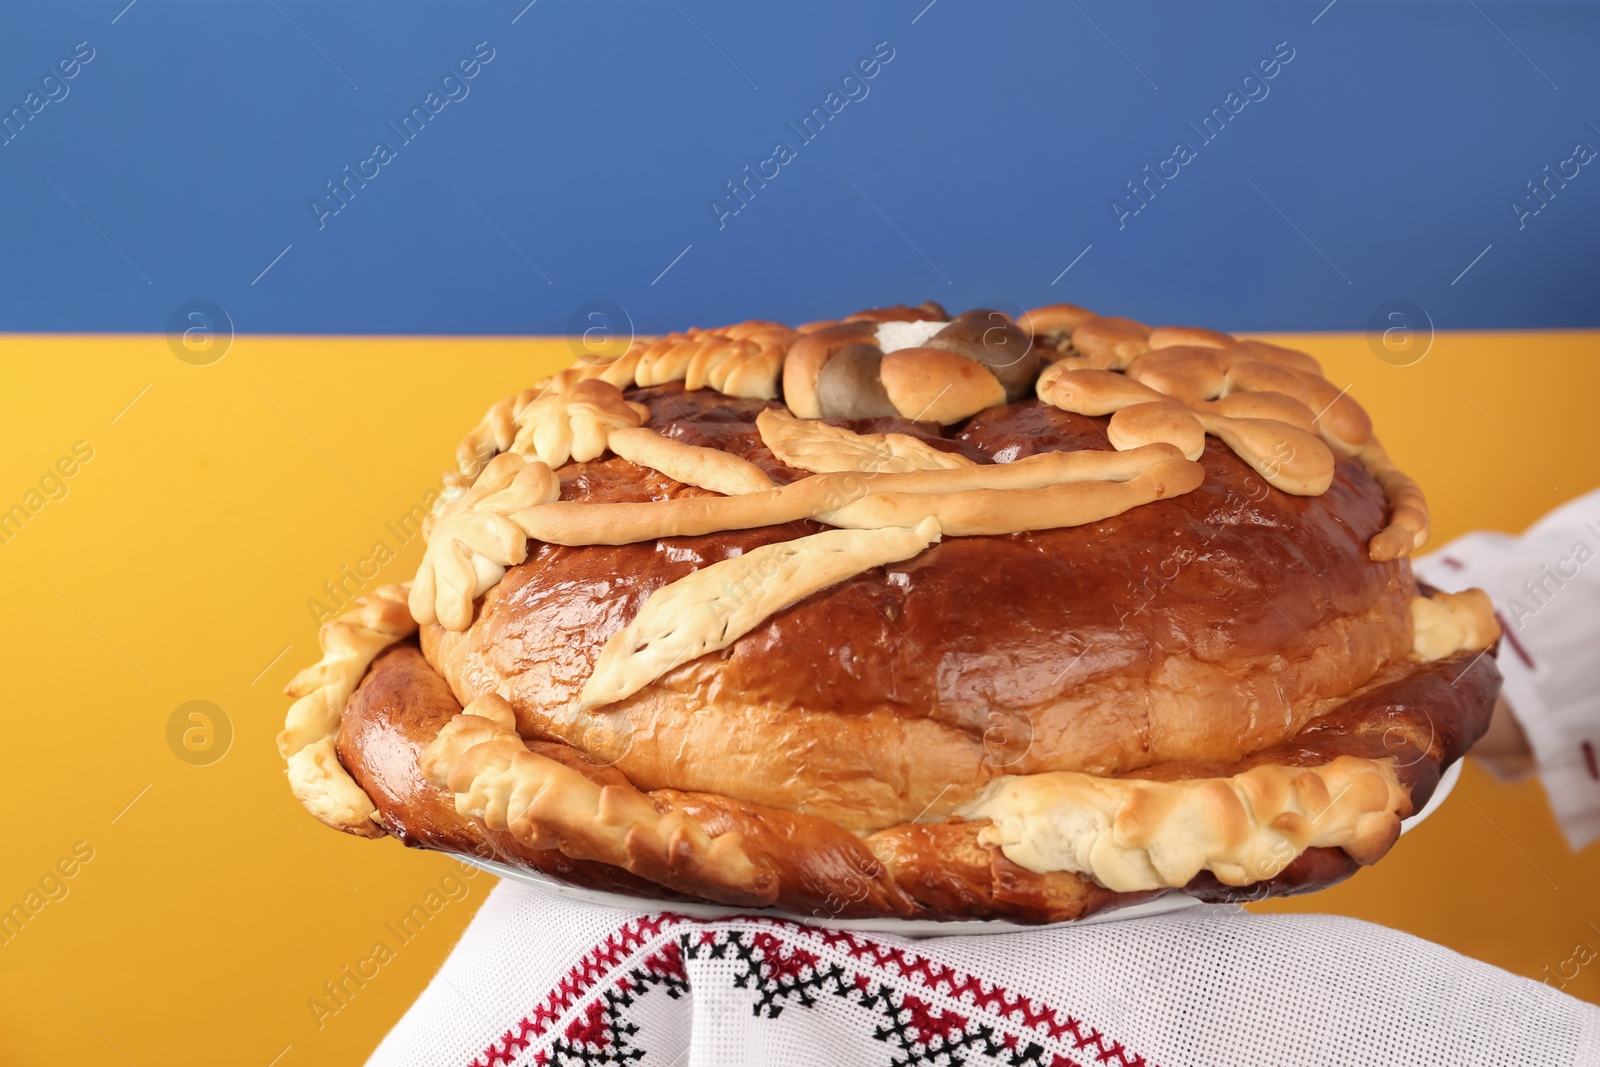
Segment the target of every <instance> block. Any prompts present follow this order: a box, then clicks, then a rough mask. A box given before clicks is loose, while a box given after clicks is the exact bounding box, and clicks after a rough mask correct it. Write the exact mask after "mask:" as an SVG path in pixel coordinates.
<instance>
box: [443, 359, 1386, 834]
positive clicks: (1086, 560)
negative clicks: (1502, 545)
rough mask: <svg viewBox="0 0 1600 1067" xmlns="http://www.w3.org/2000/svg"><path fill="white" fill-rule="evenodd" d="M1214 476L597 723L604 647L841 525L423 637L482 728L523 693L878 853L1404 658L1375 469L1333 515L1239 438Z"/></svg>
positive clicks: (615, 557)
mask: <svg viewBox="0 0 1600 1067" xmlns="http://www.w3.org/2000/svg"><path fill="white" fill-rule="evenodd" d="M629 395H630V397H632V398H636V399H637V400H638V402H640V403H643V404H645V405H646V406H648V407H649V408H650V409H651V419H652V424H655V425H664V426H666V427H667V429H666V431H665V432H666V433H667V434H668V436H674V435H678V434H681V435H684V436H697V437H699V438H700V439H701V440H700V443H706V442H711V443H713V444H715V445H717V446H718V447H722V448H726V449H727V450H728V451H730V452H733V453H735V454H736V455H739V456H741V457H742V458H746V459H749V460H751V461H752V462H755V463H757V464H759V465H762V466H763V467H764V469H766V470H768V472H769V474H770V475H771V476H772V477H773V479H774V480H775V481H780V482H786V481H790V480H793V479H795V478H797V477H799V476H800V472H796V471H792V470H789V469H787V468H782V467H781V466H780V465H778V464H777V462H776V460H775V459H774V458H773V457H772V456H771V454H770V452H768V451H767V450H766V449H765V448H764V447H761V446H760V445H759V442H760V437H759V435H758V434H757V433H756V429H755V425H754V420H753V414H754V413H756V412H759V411H760V410H761V407H762V405H759V404H756V405H746V404H737V403H733V402H729V401H727V400H726V399H725V398H721V397H715V396H707V395H704V394H699V395H697V394H694V393H685V392H683V391H681V390H678V389H676V388H673V387H666V388H663V389H657V390H635V391H633V392H632V393H630V394H629ZM739 416H743V418H740V417H739ZM1106 421H1107V420H1106V419H1104V418H1099V419H1096V418H1089V417H1085V416H1079V415H1073V414H1071V413H1068V412H1064V411H1060V410H1057V409H1055V408H1052V407H1048V406H1046V405H1044V404H1041V403H1039V402H1038V401H1022V402H1020V403H1017V404H1012V405H1008V406H1005V407H1002V408H996V409H992V410H990V411H987V412H985V413H983V414H982V415H979V416H978V417H977V418H975V419H973V420H971V421H970V422H969V423H968V424H967V425H966V427H965V428H964V429H963V430H962V432H961V433H960V434H959V435H954V436H951V437H944V436H943V435H942V434H941V433H940V430H939V428H938V427H936V426H932V425H929V424H926V423H923V424H910V423H905V424H901V423H899V422H896V421H895V420H876V421H875V422H874V423H873V426H874V427H875V428H877V429H879V430H882V429H893V431H894V432H900V433H907V432H914V433H917V434H920V435H922V436H923V437H924V438H926V439H936V440H938V441H939V442H940V443H941V444H942V446H943V447H944V448H947V449H950V450H952V451H956V452H958V453H960V454H962V455H965V456H967V457H968V458H970V459H972V460H975V461H976V462H978V463H980V464H983V463H993V462H995V460H996V458H997V457H1000V458H1004V459H1005V460H1007V461H1010V462H1014V461H1015V460H1017V459H1020V458H1023V457H1024V456H1027V455H1035V454H1039V453H1042V452H1046V451H1054V450H1083V449H1089V450H1109V448H1110V446H1109V444H1108V443H1107V442H1106V438H1105V434H1104V429H1105V423H1106ZM891 423H892V426H891V425H890V424H891ZM1201 463H1202V465H1203V467H1204V469H1205V481H1204V482H1203V483H1202V484H1201V485H1200V487H1199V488H1198V489H1195V490H1194V491H1192V492H1189V493H1186V494H1183V495H1179V496H1176V497H1173V498H1171V499H1166V500H1160V501H1157V502H1155V503H1151V504H1146V505H1143V506H1141V507H1138V508H1133V509H1130V510H1128V511H1126V512H1123V513H1122V514H1121V515H1118V516H1115V517H1113V518H1109V519H1106V520H1103V521H1101V522H1099V523H1092V524H1089V525H1086V526H1079V527H1071V528H1065V529H1057V530H1044V531H1035V532H1030V533H1022V534H1015V535H1009V536H1004V537H981V538H959V539H953V538H952V539H946V540H944V541H942V542H940V543H939V544H937V545H935V546H933V547H932V548H930V549H929V550H927V551H925V552H923V553H922V554H920V555H918V556H917V557H916V558H915V559H912V560H910V561H907V562H906V563H902V564H893V565H890V566H888V567H885V568H879V569H877V570H874V571H871V572H868V573H866V574H862V575H859V576H857V577H855V578H853V579H851V580H849V581H846V582H842V583H839V584H837V585H834V586H831V587H830V588H828V589H825V590H823V591H822V592H820V593H817V594H815V595H813V596H811V597H809V598H807V599H806V600H805V601H803V602H801V603H800V604H797V605H795V606H794V607H792V608H789V609H788V610H786V611H783V612H779V613H777V614H775V615H772V616H771V617H769V618H767V619H766V620H765V621H764V622H762V623H761V624H760V625H758V626H757V627H755V628H754V629H753V630H752V631H751V632H750V633H748V634H746V635H745V636H744V637H743V638H741V639H740V640H739V641H738V642H737V643H736V644H735V645H733V646H732V647H731V648H729V649H727V650H726V651H725V652H723V653H721V654H719V655H714V656H707V657H704V658H701V659H697V660H695V661H693V662H691V663H688V664H686V665H684V666H682V667H679V668H677V669H676V670H673V671H671V672H668V673H667V674H666V675H664V676H663V677H661V678H660V679H658V680H657V681H656V682H655V683H654V684H652V685H650V686H648V687H646V688H645V689H644V690H643V691H641V692H639V693H637V694H636V695H634V696H632V697H630V698H628V699H625V700H623V701H621V702H619V703H616V704H613V705H610V706H608V707H606V708H603V709H599V710H598V711H597V712H596V713H593V714H590V713H578V712H576V711H575V705H576V702H577V697H578V694H579V692H580V691H581V689H582V687H583V684H584V682H585V681H586V680H587V678H588V677H589V675H590V673H591V671H592V670H593V668H594V661H595V658H596V655H597V652H598V649H599V647H600V645H601V644H603V643H604V641H605V640H606V639H607V638H609V637H610V636H611V635H612V634H613V633H615V632H616V631H617V630H619V629H621V627H622V626H623V625H624V624H625V623H626V622H627V621H628V620H630V619H631V618H632V617H633V616H634V614H636V613H637V612H638V610H639V608H640V606H641V604H642V603H643V601H644V599H645V598H647V597H648V596H649V595H650V593H652V592H654V591H655V590H656V589H659V588H661V587H662V586H664V585H666V584H668V583H670V582H673V581H676V580H678V579H680V578H683V577H684V576H686V575H688V574H690V573H691V572H693V571H696V570H699V569H701V568H703V567H706V566H708V565H710V564H713V563H717V562H719V561H721V560H725V559H729V558H732V557H734V556H736V555H740V554H743V553H746V552H749V551H751V550H752V549H754V548H756V547H758V546H760V545H766V544H771V543H774V542H776V541H782V540H788V539H792V538H794V537H797V536H801V535H803V534H808V533H814V532H816V531H818V530H820V529H822V527H820V526H817V525H815V524H813V523H810V522H797V523H794V524H792V525H784V526H777V527H765V528H758V529H753V530H743V531H730V532H726V533H718V534H709V535H704V536H699V537H684V538H671V539H667V540H664V541H661V542H651V543H642V544H629V545H619V546H600V545H596V546H583V547H561V546H553V545H547V544H537V543H535V545H534V547H533V548H532V551H531V552H530V554H529V557H528V560H527V562H525V563H523V564H521V565H519V566H517V567H513V568H512V569H511V570H510V571H509V572H508V573H507V575H506V577H505V579H504V580H503V581H501V582H500V583H499V584H498V585H496V586H495V587H494V588H492V589H491V590H489V592H488V593H487V594H486V595H485V596H484V597H483V599H482V601H481V602H480V605H479V608H478V612H477V615H476V618H475V620H474V622H473V623H472V625H471V626H470V627H469V628H468V629H466V630H463V631H459V632H458V631H450V630H445V629H442V628H441V627H438V626H432V625H430V626H427V627H424V629H423V635H422V640H423V648H424V650H425V652H426V653H427V655H428V657H429V659H430V661H431V662H433V663H434V664H435V665H436V666H437V667H438V669H439V670H440V671H441V673H443V674H444V676H445V677H446V678H447V679H449V681H450V684H451V687H452V689H453V690H454V692H455V694H456V697H457V699H458V700H460V701H461V702H462V703H463V704H465V703H470V702H471V701H472V700H474V699H476V698H477V697H479V696H482V695H484V694H486V693H490V692H500V693H502V694H503V695H505V696H506V697H507V699H509V700H510V702H511V704H512V705H513V707H514V708H515V709H516V713H517V718H518V726H519V729H520V730H521V732H522V733H523V734H524V735H525V736H529V737H536V738H541V739H548V740H562V741H566V742H568V743H570V744H573V745H576V746H578V747H580V748H582V749H584V750H585V751H589V752H593V753H595V754H597V755H599V756H600V757H601V758H603V759H606V760H608V761H611V762H614V763H615V764H616V766H617V767H618V769H619V770H621V771H622V772H623V773H624V774H626V775H627V776H628V778H629V779H630V780H632V781H634V782H635V783H636V784H638V785H639V786H640V787H641V788H644V789H681V790H717V791H720V792H724V793H726V794H728V795H729V796H731V797H733V798H735V799H738V800H743V801H748V802H750V803H755V804H761V805H767V806H772V807H778V808H785V809H788V810H793V811H799V812H805V813H808V814H814V815H819V816H821V817H823V818H827V819H830V820H832V821H835V822H838V823H839V824H840V825H843V826H846V827H847V828H849V829H851V830H853V831H856V832H871V831H873V830H877V829H881V828H883V827H886V826H892V825H895V824H897V823H901V822H904V821H906V820H908V819H911V818H914V817H916V816H917V815H918V814H919V813H925V814H927V815H929V816H933V817H941V816H943V815H945V814H949V813H951V812H954V811H956V810H958V809H960V808H961V807H962V806H963V805H964V804H966V803H968V802H969V801H970V800H971V799H972V798H973V796H974V795H975V794H976V792H977V791H978V790H980V789H981V788H982V787H983V786H984V785H985V784H987V783H988V782H989V781H990V780H992V779H993V778H994V777H996V776H998V775H1001V774H1033V773H1037V772H1041V771H1086V772H1089V773H1092V774H1114V773H1118V772H1122V771H1128V770H1133V769H1136V768H1138V767H1141V766H1146V765H1149V764H1152V763H1159V762H1162V761H1166V760H1183V759H1224V760H1227V759H1237V758H1239V757H1241V756H1243V755H1245V754H1246V753H1249V752H1253V751H1256V750H1258V749H1261V748H1264V747H1266V746H1268V745H1271V744H1274V743H1276V742H1277V741H1280V740H1282V739H1283V738H1285V737H1289V736H1293V734H1295V733H1296V732H1298V730H1299V729H1300V728H1301V727H1302V726H1304V725H1305V723H1306V722H1308V721H1309V720H1310V719H1311V718H1313V717H1315V716H1316V715H1317V714H1319V713H1321V712H1322V711H1324V710H1326V709H1327V708H1328V707H1330V706H1332V704H1333V703H1334V702H1336V701H1338V700H1339V699H1341V698H1342V697H1344V696H1345V695H1346V694H1348V693H1350V692H1351V691H1352V690H1353V689H1355V688H1356V687H1358V686H1360V685H1362V684H1364V683H1365V682H1366V681H1367V680H1368V679H1370V678H1371V677H1372V676H1373V675H1374V674H1375V673H1376V672H1377V671H1378V670H1379V669H1380V668H1381V667H1383V666H1384V665H1385V664H1387V663H1389V662H1392V661H1394V660H1397V659H1404V658H1405V656H1406V655H1407V654H1408V653H1409V651H1410V649H1411V642H1412V634H1411V625H1410V613H1409V609H1408V605H1409V603H1410V601H1411V599H1412V597H1413V595H1414V594H1415V585H1414V583H1413V581H1412V578H1411V573H1410V568H1409V565H1408V563H1407V562H1406V561H1405V560H1396V561H1391V562H1387V563H1374V562H1373V561H1371V560H1370V559H1368V558H1367V552H1366V543H1367V541H1368V539H1369V538H1370V537H1372V535H1374V534H1375V533H1377V531H1378V530H1379V529H1381V528H1382V527H1383V524H1384V502H1383V495H1382V492H1381V491H1380V490H1379V488H1378V487H1377V485H1376V484H1375V483H1374V482H1373V481H1372V479H1371V478H1370V477H1369V476H1368V475H1367V474H1366V473H1365V471H1363V470H1362V469H1361V468H1360V466H1359V465H1357V464H1355V463H1354V462H1352V461H1349V460H1344V461H1342V462H1341V463H1340V464H1339V467H1338V470H1337V473H1336V476H1335V480H1334V484H1333V486H1332V487H1331V488H1330V489H1329V491H1328V492H1327V493H1325V494H1323V495H1321V496H1316V497H1298V496H1291V495H1288V494H1285V493H1280V492H1276V491H1273V490H1271V489H1270V488H1269V487H1267V486H1266V485H1265V484H1264V483H1263V482H1262V481H1261V480H1260V479H1259V478H1257V477H1256V476H1255V475H1254V473H1253V472H1252V471H1251V470H1250V468H1249V467H1247V466H1246V465H1245V464H1244V463H1243V462H1242V461H1240V460H1239V459H1238V458H1237V457H1236V456H1234V455H1233V453H1232V452H1231V451H1229V450H1228V449H1227V448H1226V447H1223V446H1221V445H1219V444H1216V443H1215V442H1213V443H1211V444H1210V445H1209V447H1208V449H1207V451H1206V453H1205V455H1204V456H1203V457H1202V459H1201ZM675 492H679V491H678V490H675V489H673V488H671V487H668V486H666V485H663V484H661V482H660V480H659V479H656V478H652V477H650V475H649V472H647V471H645V470H643V469H641V468H637V467H634V466H633V465H632V464H629V463H627V462H626V461H623V460H616V459H612V460H602V461H599V462H596V463H591V464H585V465H583V466H582V467H581V468H579V470H578V472H577V473H576V474H575V475H574V476H573V477H570V478H568V479H566V480H565V482H564V484H563V486H562V499H563V500H571V501H591V502H592V501H619V500H640V499H652V500H653V499H666V498H669V497H670V496H671V495H673V494H674V493H675ZM680 495H681V493H680ZM685 752H693V753H695V757H694V758H693V759H684V758H682V754H683V753H685Z"/></svg>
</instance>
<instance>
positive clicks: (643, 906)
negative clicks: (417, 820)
mask: <svg viewBox="0 0 1600 1067" xmlns="http://www.w3.org/2000/svg"><path fill="white" fill-rule="evenodd" d="M1460 777H1461V761H1460V760H1457V761H1456V762H1455V763H1453V764H1451V765H1450V767H1448V768H1447V769H1446V770H1445V772H1444V774H1443V775H1441V776H1440V778H1439V788H1437V789H1435V790H1434V791H1433V796H1432V797H1430V798H1429V799H1428V803H1427V804H1425V805H1423V808H1422V810H1421V811H1419V812H1417V813H1416V814H1415V815H1413V816H1411V818H1409V819H1406V820H1404V821H1403V822H1401V824H1400V832H1401V833H1402V834H1404V833H1406V832H1407V831H1408V830H1413V829H1415V828H1416V826H1417V824H1418V823H1420V822H1422V820H1423V819H1426V818H1427V817H1428V816H1429V815H1432V814H1433V813H1434V811H1436V810H1437V809H1438V807H1439V805H1440V804H1442V803H1444V798H1445V797H1446V796H1448V795H1449V794H1450V791H1451V790H1453V789H1454V788H1455V786H1456V780H1457V779H1458V778H1460ZM457 858H458V859H460V860H462V861H463V862H466V863H470V864H472V865H473V866H474V867H477V868H478V869H480V870H484V871H488V872H489V873H490V874H492V875H495V876H497V877H500V878H504V879H506V880H507V881H512V882H521V883H523V884H524V885H531V886H536V887H538V888H539V889H542V890H544V891H546V892H549V893H555V894H557V895H558V896H563V897H570V898H572V899H573V900H582V901H586V902H588V903H590V904H601V905H604V906H606V907H609V908H621V909H623V910H625V911H632V912H638V911H672V912H675V913H677V914H679V915H687V916H690V917H691V918H695V919H725V918H728V917H730V916H735V915H769V916H772V917H773V918H777V919H791V920H793V921H795V922H801V923H808V924H810V925H812V926H827V927H831V928H833V929H836V930H858V931H860V932H862V933H869V934H892V935H894V936H895V937H912V938H917V937H953V936H956V935H961V934H1012V933H1018V932H1020V931H1024V930H1044V929H1051V928H1052V927H1059V926H1087V925H1090V924H1091V923H1105V922H1121V921H1123V920H1124V919H1142V918H1145V917H1146V916H1150V915H1160V914H1162V913H1163V912H1168V911H1178V910H1179V909H1182V908H1190V907H1194V906H1195V905H1197V904H1201V903H1203V902H1202V901H1199V900H1196V899H1194V898H1193V897H1190V896H1185V895H1184V894H1182V893H1168V894H1167V895H1166V896H1163V897H1157V898H1156V899H1154V900H1147V901H1144V902H1143V903H1141V904H1133V905H1130V906H1129V907H1126V908H1119V909H1117V910H1116V911H1105V912H1100V913H1099V914H1098V915H1091V916H1089V917H1088V918H1087V919H1074V920H1071V921H1068V922H1060V923H1050V924H1047V925H1044V926H1038V925H1028V924H1026V923H1013V922H1006V921H1005V920H1003V919H960V920H956V921H953V922H940V921H938V920H935V919H840V918H837V917H834V916H828V915H809V916H808V915H795V914H793V913H791V912H787V911H780V910H778V909H777V908H732V907H728V906H727V905H724V904H689V903H677V902H675V903H668V902H666V901H661V900H650V899H648V898H644V897H630V896H624V895H623V894H621V893H607V892H604V891H603V890H599V889H582V888H579V887H578V886H572V885H567V884H565V883H564V882H558V881H556V880H555V879H553V878H549V877H546V876H545V875H543V874H540V873H539V872H538V871H530V870H528V869H527V868H524V867H514V866H512V865H511V864H509V863H501V862H499V861H498V860H485V859H479V858H478V857H476V856H464V855H463V856H458V857H457Z"/></svg>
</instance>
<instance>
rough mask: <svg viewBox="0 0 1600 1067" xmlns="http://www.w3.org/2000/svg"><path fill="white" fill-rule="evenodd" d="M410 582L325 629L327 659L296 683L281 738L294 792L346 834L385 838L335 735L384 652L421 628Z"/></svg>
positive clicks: (366, 600) (362, 600) (321, 638)
mask: <svg viewBox="0 0 1600 1067" xmlns="http://www.w3.org/2000/svg"><path fill="white" fill-rule="evenodd" d="M410 590H411V583H410V582H403V583H401V584H399V585H382V586H379V587H378V588H376V589H374V590H373V591H372V592H371V593H369V594H368V595H366V596H363V597H357V598H356V601H355V604H354V605H353V606H352V607H351V608H350V609H349V610H348V611H345V612H342V613H341V614H339V615H336V616H334V617H333V618H331V619H329V620H328V621H327V622H325V623H323V624H322V627H321V629H320V630H318V631H317V641H318V644H319V645H320V646H321V648H322V659H321V660H320V661H318V662H317V663H316V664H314V665H313V666H310V667H307V668H306V669H305V670H303V671H301V672H300V673H299V674H297V675H295V676H294V678H293V679H291V680H290V682H289V684H288V686H286V687H285V688H284V693H286V694H287V695H289V696H292V697H296V698H298V699H296V700H295V702H294V703H293V704H292V705H290V707H289V713H288V715H287V716H286V717H285V720H284V725H283V730H282V732H280V733H279V734H278V754H279V755H280V756H282V757H283V758H284V759H285V760H287V761H288V764H289V766H288V772H287V773H288V776H289V788H290V790H291V791H293V793H294V795H295V798H296V799H297V800H299V801H300V803H302V804H304V805H305V807H306V810H307V811H309V812H311V814H312V815H314V816H315V817H316V818H317V819H319V820H320V821H322V822H324V823H326V824H327V825H329V826H331V827H333V828H334V829H335V830H343V831H344V832H345V833H347V834H355V835H356V836H358V837H382V836H383V829H382V828H381V827H379V826H378V825H376V823H375V820H376V817H377V809H376V808H374V807H373V804H372V800H371V798H370V797H368V796H367V794H366V793H364V792H362V790H361V787H360V786H358V785H357V784H356V782H355V779H353V778H351V777H350V774H349V772H348V771H346V770H345V769H344V767H343V765H342V764H340V762H339V757H338V756H337V755H336V754H335V752H334V749H333V745H334V738H335V737H336V736H337V735H338V733H339V720H340V718H341V717H342V716H343V715H344V708H345V704H346V703H348V702H349V700H350V694H351V693H353V692H355V690H356V686H357V685H359V684H360V682H361V679H362V677H363V676H364V675H365V674H366V673H367V668H368V667H369V666H371V664H372V661H373V659H374V658H376V657H377V655H378V653H380V652H382V651H383V650H384V649H386V648H388V647H389V646H390V645H392V644H394V643H395V642H396V641H400V640H402V639H404V638H407V637H410V636H411V635H412V634H414V633H416V631H417V623H416V620H415V619H413V618H412V617H411V612H410V610H409V609H408V608H407V606H406V601H407V598H408V596H409V594H410Z"/></svg>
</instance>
